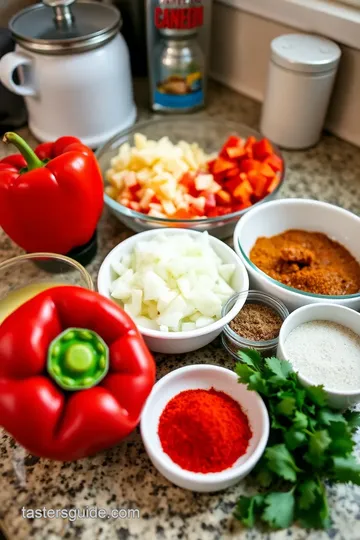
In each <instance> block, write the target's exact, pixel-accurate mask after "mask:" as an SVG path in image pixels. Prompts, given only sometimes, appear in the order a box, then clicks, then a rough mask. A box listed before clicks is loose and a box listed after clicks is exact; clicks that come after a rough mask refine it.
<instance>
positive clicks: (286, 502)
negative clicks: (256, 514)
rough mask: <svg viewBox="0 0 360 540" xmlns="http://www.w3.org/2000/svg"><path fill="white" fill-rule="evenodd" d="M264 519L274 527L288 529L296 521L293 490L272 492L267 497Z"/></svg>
mask: <svg viewBox="0 0 360 540" xmlns="http://www.w3.org/2000/svg"><path fill="white" fill-rule="evenodd" d="M265 505H266V507H265V510H264V512H263V514H262V519H263V520H264V521H266V522H267V523H268V524H269V525H270V527H272V528H274V529H286V528H287V527H290V525H291V524H292V522H293V521H294V508H295V498H294V495H293V491H292V490H291V491H288V492H287V493H276V492H275V493H270V494H269V495H267V496H266V497H265Z"/></svg>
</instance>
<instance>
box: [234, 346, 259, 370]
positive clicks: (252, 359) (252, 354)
mask: <svg viewBox="0 0 360 540" xmlns="http://www.w3.org/2000/svg"><path fill="white" fill-rule="evenodd" d="M238 356H239V357H240V358H241V360H242V362H243V363H244V364H247V365H248V366H250V367H252V368H254V369H256V370H257V371H260V370H261V366H262V364H263V359H262V358H261V354H260V353H258V352H257V351H255V350H254V349H246V350H243V351H239V352H238Z"/></svg>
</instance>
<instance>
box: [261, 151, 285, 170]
mask: <svg viewBox="0 0 360 540" xmlns="http://www.w3.org/2000/svg"><path fill="white" fill-rule="evenodd" d="M265 163H267V164H268V165H269V166H270V167H271V168H272V170H273V171H274V172H282V170H283V161H282V159H281V158H280V157H279V156H277V155H276V154H273V155H272V156H269V157H267V158H266V160H265Z"/></svg>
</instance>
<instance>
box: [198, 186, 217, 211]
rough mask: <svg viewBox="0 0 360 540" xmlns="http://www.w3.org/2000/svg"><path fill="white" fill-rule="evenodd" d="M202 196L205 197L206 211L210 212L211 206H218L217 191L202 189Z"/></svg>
mask: <svg viewBox="0 0 360 540" xmlns="http://www.w3.org/2000/svg"><path fill="white" fill-rule="evenodd" d="M200 197H204V198H205V207H204V210H205V212H208V210H210V209H211V208H215V207H216V198H215V193H209V192H208V191H202V192H201V193H200Z"/></svg>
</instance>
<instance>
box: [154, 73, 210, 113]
mask: <svg viewBox="0 0 360 540" xmlns="http://www.w3.org/2000/svg"><path fill="white" fill-rule="evenodd" d="M154 101H155V103H157V104H158V105H160V106H161V107H166V108H168V107H169V108H175V109H182V108H184V109H185V108H186V109H187V108H191V107H198V106H201V105H202V104H203V103H204V93H203V88H202V74H201V72H200V71H197V70H196V69H194V70H193V71H191V72H187V73H179V72H178V73H177V74H176V75H172V74H169V75H168V76H167V77H166V78H165V79H163V80H162V81H160V82H159V83H158V84H157V86H156V90H155V95H154Z"/></svg>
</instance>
